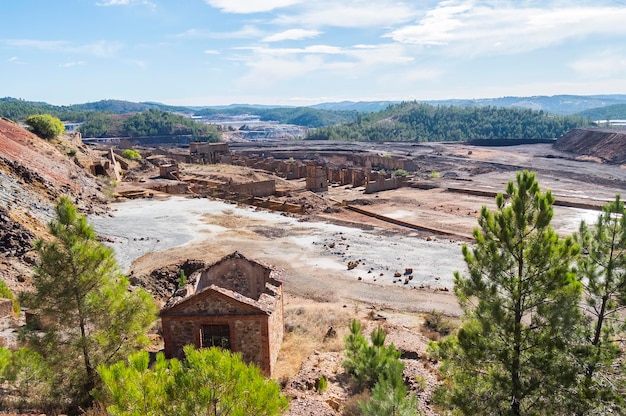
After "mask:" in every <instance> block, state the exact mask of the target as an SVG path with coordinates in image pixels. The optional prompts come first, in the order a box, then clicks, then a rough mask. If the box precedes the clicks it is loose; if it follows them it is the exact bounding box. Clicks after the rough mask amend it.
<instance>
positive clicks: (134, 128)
mask: <svg viewBox="0 0 626 416" xmlns="http://www.w3.org/2000/svg"><path fill="white" fill-rule="evenodd" d="M80 131H81V133H82V134H83V136H84V137H147V136H173V135H193V136H194V137H196V139H198V140H204V141H218V140H219V138H220V133H219V132H218V131H217V128H216V127H215V126H214V125H209V124H204V123H199V122H196V121H194V120H192V119H190V118H187V117H185V116H181V115H178V114H172V113H168V112H166V111H161V110H148V111H144V112H141V113H137V114H134V115H132V116H120V115H117V114H107V113H101V112H97V113H92V114H91V115H90V116H89V117H87V120H86V121H85V124H83V125H82V126H81V127H80Z"/></svg>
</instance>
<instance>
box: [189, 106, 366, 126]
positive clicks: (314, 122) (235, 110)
mask: <svg viewBox="0 0 626 416" xmlns="http://www.w3.org/2000/svg"><path fill="white" fill-rule="evenodd" d="M243 114H253V115H256V116H259V118H260V119H261V120H262V121H276V122H278V123H282V124H295V125H297V126H303V127H323V126H332V125H335V124H339V123H345V122H349V121H354V120H356V119H357V116H358V112H356V111H331V110H321V109H317V108H311V107H275V108H266V107H261V108H259V107H248V106H242V107H229V108H220V109H217V108H205V109H203V110H199V111H197V112H196V114H195V115H197V116H204V117H210V116H216V115H229V116H236V115H243Z"/></svg>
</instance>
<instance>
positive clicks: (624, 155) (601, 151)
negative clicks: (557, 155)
mask: <svg viewBox="0 0 626 416" xmlns="http://www.w3.org/2000/svg"><path fill="white" fill-rule="evenodd" d="M554 147H555V148H556V149H557V150H560V151H563V152H568V153H574V154H577V155H585V156H591V157H597V158H599V159H601V160H602V161H605V162H608V163H615V164H623V163H626V130H614V129H573V130H570V131H569V132H567V133H566V134H565V135H563V136H562V137H560V138H559V139H558V140H557V142H556V144H555V145H554Z"/></svg>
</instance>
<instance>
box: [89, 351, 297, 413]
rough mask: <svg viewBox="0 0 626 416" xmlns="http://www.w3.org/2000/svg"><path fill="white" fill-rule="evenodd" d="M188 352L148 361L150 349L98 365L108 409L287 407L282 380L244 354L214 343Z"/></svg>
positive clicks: (168, 410) (228, 410) (182, 410)
mask: <svg viewBox="0 0 626 416" xmlns="http://www.w3.org/2000/svg"><path fill="white" fill-rule="evenodd" d="M184 351H185V356H186V360H185V361H179V360H177V359H176V358H172V359H171V360H168V359H166V358H165V356H164V355H163V353H159V354H157V357H156V361H155V363H154V364H153V365H151V366H150V365H149V362H150V357H149V354H148V353H147V352H146V351H142V352H138V353H135V354H133V355H131V356H130V357H129V359H128V361H120V362H118V363H116V364H113V365H111V366H105V365H101V366H99V367H98V373H99V374H100V376H101V377H102V381H103V388H102V391H101V392H100V394H101V398H102V399H103V404H105V405H106V408H107V411H108V412H109V414H111V415H113V416H134V415H139V414H141V415H180V416H187V415H189V416H192V415H193V416H195V415H204V414H212V415H227V414H230V415H257V416H278V415H280V414H282V413H283V412H285V411H286V410H287V407H288V400H287V398H285V397H284V396H283V395H282V394H281V392H280V387H279V386H278V384H277V383H276V382H274V381H273V380H267V379H265V378H264V377H263V376H262V375H261V372H260V370H259V369H258V367H256V366H254V365H252V364H246V363H244V362H243V360H242V358H241V354H235V353H231V352H230V351H227V350H221V349H218V348H215V347H211V348H203V349H199V350H196V349H194V348H193V347H192V346H186V347H185V348H184ZM207 411H208V412H207Z"/></svg>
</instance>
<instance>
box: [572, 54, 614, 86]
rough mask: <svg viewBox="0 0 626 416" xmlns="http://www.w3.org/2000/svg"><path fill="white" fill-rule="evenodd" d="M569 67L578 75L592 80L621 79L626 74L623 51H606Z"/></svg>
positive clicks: (581, 59)
mask: <svg viewBox="0 0 626 416" xmlns="http://www.w3.org/2000/svg"><path fill="white" fill-rule="evenodd" d="M570 67H571V68H572V69H573V70H574V71H576V72H578V73H579V74H580V75H583V76H585V77H589V78H594V79H602V78H610V77H614V76H615V77H622V76H623V74H624V72H626V55H625V54H624V53H623V51H615V50H606V51H602V52H600V53H598V54H596V55H595V56H588V57H584V58H580V59H579V60H577V61H575V62H573V63H572V64H571V65H570Z"/></svg>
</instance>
